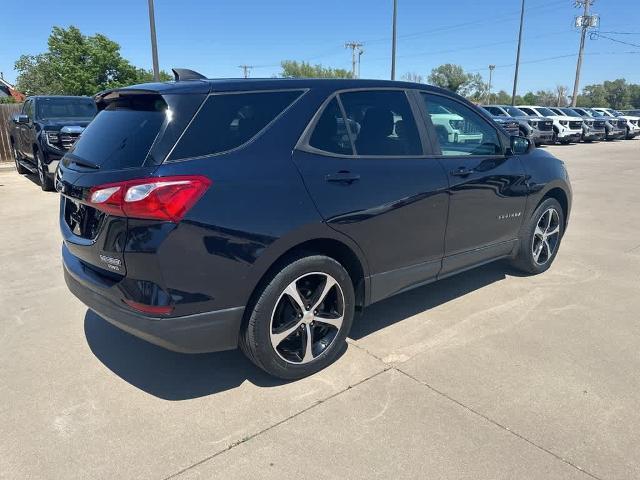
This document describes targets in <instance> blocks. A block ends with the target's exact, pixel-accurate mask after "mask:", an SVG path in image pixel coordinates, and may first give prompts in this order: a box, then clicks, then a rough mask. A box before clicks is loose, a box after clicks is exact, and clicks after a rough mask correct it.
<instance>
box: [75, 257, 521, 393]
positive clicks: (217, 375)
mask: <svg viewBox="0 0 640 480" xmlns="http://www.w3.org/2000/svg"><path fill="white" fill-rule="evenodd" d="M507 274H509V275H518V273H517V272H515V271H513V270H512V269H510V267H509V266H508V265H507V264H506V263H503V262H497V263H493V264H489V265H485V266H483V267H480V268H477V269H474V270H470V271H468V272H465V273H464V274H463V275H456V276H454V277H451V278H448V279H445V280H442V281H439V282H435V283H431V284H429V285H425V286H423V287H420V288H416V289H414V290H411V291H408V292H405V293H403V294H400V295H396V296H395V297H392V298H389V299H386V300H383V301H381V302H378V303H376V304H374V305H372V306H370V307H368V308H367V309H366V310H365V311H364V315H363V316H362V317H360V318H358V319H356V321H355V322H354V324H353V327H352V329H351V333H350V335H349V337H350V338H352V339H354V340H358V339H360V338H363V337H366V336H367V335H370V334H372V333H374V332H376V331H378V330H381V329H383V328H385V327H388V326H390V325H393V324H395V323H397V322H400V321H402V320H404V319H406V318H409V317H411V316H413V315H416V314H418V313H421V312H426V311H428V310H430V309H432V308H434V307H436V306H438V305H441V304H443V303H446V302H448V301H450V300H453V299H454V298H458V297H461V296H464V295H466V294H467V293H470V292H472V291H474V290H478V289H480V288H482V287H485V286H487V285H490V284H491V283H494V282H497V281H500V280H503V279H504V278H505V277H506V275H507ZM84 331H85V336H86V339H87V343H88V344H89V347H90V348H91V351H92V352H93V354H94V355H95V356H96V357H97V358H98V360H100V361H101V362H102V363H103V364H104V365H105V366H106V367H107V368H108V369H109V370H111V371H112V372H113V373H115V374H116V375H118V376H119V377H120V378H122V379H123V380H124V381H126V382H128V383H130V384H131V385H133V386H135V387H137V388H139V389H140V390H143V391H145V392H147V393H149V394H151V395H154V396H156V397H159V398H162V399H165V400H186V399H191V398H198V397H203V396H206V395H213V394H215V393H219V392H223V391H225V390H229V389H232V388H236V387H238V386H239V385H241V384H242V383H243V382H245V381H249V382H251V383H253V384H254V385H258V386H260V387H273V386H278V385H282V384H284V383H287V382H286V381H284V380H279V379H276V378H274V377H271V376H269V375H267V374H266V373H264V372H262V371H261V370H260V369H259V368H257V367H255V366H254V365H253V364H252V363H251V362H249V360H247V359H246V358H245V357H244V355H243V354H242V353H241V352H240V350H232V351H228V352H218V353H206V354H195V355H189V354H182V353H176V352H171V351H169V350H166V349H164V348H161V347H158V346H155V345H153V344H151V343H148V342H146V341H144V340H140V339H139V338H137V337H134V336H133V335H130V334H128V333H126V332H124V331H122V330H120V329H119V328H117V327H114V326H113V325H111V324H110V323H108V322H107V321H106V320H104V319H102V318H101V317H100V316H99V315H97V314H96V313H94V312H92V311H91V310H87V313H86V315H85V318H84ZM345 350H346V349H343V351H342V352H341V355H342V354H344V352H345Z"/></svg>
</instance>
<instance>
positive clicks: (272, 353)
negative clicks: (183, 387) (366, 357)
mask: <svg viewBox="0 0 640 480" xmlns="http://www.w3.org/2000/svg"><path fill="white" fill-rule="evenodd" d="M333 281H335V282H336V283H335V284H333ZM327 284H329V285H331V286H330V288H329V289H328V290H326V286H327ZM292 286H294V287H292ZM293 288H295V290H293ZM325 293H326V294H325ZM323 294H325V295H323ZM296 295H297V296H298V300H294V297H295V296H296ZM301 303H303V304H304V305H303V306H302V307H301V306H300V305H301ZM310 304H311V307H312V308H311V309H310V310H309V306H310ZM314 305H315V306H316V307H317V308H313V306H314ZM249 308H250V310H249V311H248V312H247V314H248V315H249V317H248V320H247V321H246V325H245V327H244V329H243V331H242V332H241V334H240V337H241V338H240V347H241V349H242V351H243V352H244V354H245V355H246V356H247V357H248V358H249V360H251V361H252V362H253V363H254V364H255V365H256V366H258V367H259V368H261V369H263V370H264V371H266V372H267V373H269V374H270V375H273V376H275V377H279V378H282V379H285V380H295V379H299V378H303V377H307V376H309V375H312V374H314V373H316V372H318V371H320V370H322V369H323V368H325V367H326V366H328V365H330V364H331V363H332V362H333V361H334V360H336V358H337V357H338V356H339V355H340V353H341V352H342V350H343V348H344V345H345V343H346V338H347V335H348V333H349V330H350V329H351V325H352V323H353V316H354V310H355V295H354V291H353V283H352V281H351V277H350V276H349V274H348V273H347V271H346V270H345V269H344V267H343V266H342V265H341V264H340V263H338V262H337V261H336V260H334V259H333V258H330V257H326V256H324V255H309V256H303V257H297V258H293V259H292V260H290V261H289V262H288V263H287V264H285V266H284V267H283V268H282V269H281V270H279V271H277V272H276V273H275V274H274V275H273V277H272V278H271V279H270V280H269V281H268V282H267V283H266V284H265V285H264V287H263V288H262V289H261V290H260V292H259V294H258V295H257V296H255V301H254V302H253V303H252V304H250V307H249ZM340 314H341V317H340ZM340 318H341V321H340ZM325 321H326V322H331V324H330V323H324V322H325ZM310 332H311V335H309V333H310ZM309 338H311V341H308V339H309Z"/></svg>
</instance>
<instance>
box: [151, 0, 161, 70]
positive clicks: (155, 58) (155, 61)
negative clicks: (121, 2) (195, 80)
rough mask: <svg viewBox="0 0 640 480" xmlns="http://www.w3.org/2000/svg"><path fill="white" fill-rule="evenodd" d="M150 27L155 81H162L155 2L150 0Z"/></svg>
mask: <svg viewBox="0 0 640 480" xmlns="http://www.w3.org/2000/svg"><path fill="white" fill-rule="evenodd" d="M149 27H150V30H151V56H152V58H153V79H154V80H155V81H156V82H159V81H160V67H159V66H158V43H157V40H156V15H155V13H154V8H153V0H149Z"/></svg>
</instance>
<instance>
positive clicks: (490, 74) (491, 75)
mask: <svg viewBox="0 0 640 480" xmlns="http://www.w3.org/2000/svg"><path fill="white" fill-rule="evenodd" d="M495 69H496V66H495V65H489V103H491V81H492V80H493V71H494V70H495Z"/></svg>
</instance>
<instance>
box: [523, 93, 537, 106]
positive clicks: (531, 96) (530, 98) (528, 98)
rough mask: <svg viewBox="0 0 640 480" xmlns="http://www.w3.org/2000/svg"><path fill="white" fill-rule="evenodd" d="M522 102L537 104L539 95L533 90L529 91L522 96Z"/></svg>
mask: <svg viewBox="0 0 640 480" xmlns="http://www.w3.org/2000/svg"><path fill="white" fill-rule="evenodd" d="M522 103H524V104H525V105H536V104H537V103H538V97H536V94H535V93H533V92H527V93H525V94H524V96H523V97H522Z"/></svg>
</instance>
